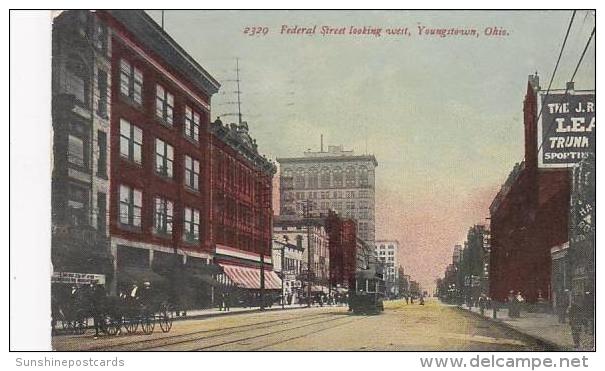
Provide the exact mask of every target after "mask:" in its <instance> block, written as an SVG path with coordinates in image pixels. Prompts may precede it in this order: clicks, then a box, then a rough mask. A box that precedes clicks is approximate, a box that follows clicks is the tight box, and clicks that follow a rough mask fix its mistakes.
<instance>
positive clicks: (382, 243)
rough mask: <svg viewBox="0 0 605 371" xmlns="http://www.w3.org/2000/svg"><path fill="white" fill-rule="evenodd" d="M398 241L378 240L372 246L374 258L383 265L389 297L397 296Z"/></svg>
mask: <svg viewBox="0 0 605 371" xmlns="http://www.w3.org/2000/svg"><path fill="white" fill-rule="evenodd" d="M398 252H399V241H397V240H378V241H376V244H375V245H374V254H375V256H376V257H377V258H378V259H379V260H380V261H381V262H382V263H384V266H385V281H386V288H387V292H388V293H389V294H391V295H397V294H398V287H397V284H396V283H397V279H398V278H399V277H398V274H399V271H398V268H399V265H400V264H399V257H398V256H399V255H398Z"/></svg>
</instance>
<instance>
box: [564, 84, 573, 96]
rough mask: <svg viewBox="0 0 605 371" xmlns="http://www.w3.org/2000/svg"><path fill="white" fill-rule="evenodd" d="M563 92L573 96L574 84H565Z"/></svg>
mask: <svg viewBox="0 0 605 371" xmlns="http://www.w3.org/2000/svg"><path fill="white" fill-rule="evenodd" d="M565 90H566V91H567V92H568V93H570V94H573V93H574V84H573V81H569V82H568V83H567V85H566V86H565Z"/></svg>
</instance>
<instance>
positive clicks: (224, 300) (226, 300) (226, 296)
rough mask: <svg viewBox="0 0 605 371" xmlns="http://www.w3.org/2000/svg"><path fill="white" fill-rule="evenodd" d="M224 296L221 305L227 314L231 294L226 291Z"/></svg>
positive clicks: (229, 308) (229, 307)
mask: <svg viewBox="0 0 605 371" xmlns="http://www.w3.org/2000/svg"><path fill="white" fill-rule="evenodd" d="M224 295H225V296H224V299H223V305H224V306H225V311H226V312H229V311H230V310H231V294H230V293H229V291H227V292H225V294H224Z"/></svg>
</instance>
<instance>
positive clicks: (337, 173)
mask: <svg viewBox="0 0 605 371" xmlns="http://www.w3.org/2000/svg"><path fill="white" fill-rule="evenodd" d="M333 176H334V188H342V169H341V168H340V167H336V168H335V169H334V173H333Z"/></svg>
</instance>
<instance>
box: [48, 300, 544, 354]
mask: <svg viewBox="0 0 605 371" xmlns="http://www.w3.org/2000/svg"><path fill="white" fill-rule="evenodd" d="M93 333H94V331H92V330H90V329H89V330H88V331H87V333H86V334H84V335H80V336H74V335H60V336H55V337H53V341H52V345H53V348H54V349H55V350H64V351H139V350H152V351H203V350H208V351H230V350H237V351H255V350H266V351H303V350H309V351H345V350H347V351H372V350H374V351H430V350H440V351H488V350H489V351H524V350H537V351H540V350H544V348H543V346H542V345H541V344H540V343H539V342H537V341H535V340H533V339H531V338H529V337H525V336H522V335H520V334H518V333H516V332H514V331H512V330H509V329H507V328H506V327H502V326H498V325H494V324H492V323H490V322H489V321H488V320H485V319H481V318H479V317H478V316H476V315H474V314H471V313H468V312H465V311H462V310H460V309H458V308H456V307H452V306H447V305H444V304H442V303H440V302H438V301H437V300H434V299H433V300H427V302H426V305H424V306H421V305H418V304H413V305H412V304H409V305H406V304H405V301H401V300H398V301H389V302H385V311H384V312H383V313H382V314H380V315H373V316H363V315H352V314H350V313H348V312H347V308H346V307H314V308H310V309H309V308H300V309H290V310H285V311H281V310H277V311H269V312H265V313H258V312H255V313H246V314H237V315H231V316H218V317H212V318H209V319H197V320H196V319H192V320H185V321H175V322H174V326H173V328H172V331H170V332H169V333H161V331H160V330H159V328H156V331H155V332H154V333H153V334H152V335H143V334H142V333H141V332H138V333H137V334H134V335H119V336H101V337H100V338H99V339H96V340H95V339H93Z"/></svg>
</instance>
